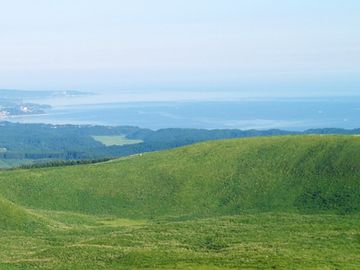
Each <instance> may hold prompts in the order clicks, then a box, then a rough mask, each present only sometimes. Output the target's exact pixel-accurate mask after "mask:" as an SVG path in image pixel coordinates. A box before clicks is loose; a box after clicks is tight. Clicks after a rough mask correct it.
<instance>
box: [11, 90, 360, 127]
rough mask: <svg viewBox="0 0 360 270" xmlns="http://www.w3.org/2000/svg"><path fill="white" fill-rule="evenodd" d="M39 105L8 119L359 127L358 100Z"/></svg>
mask: <svg viewBox="0 0 360 270" xmlns="http://www.w3.org/2000/svg"><path fill="white" fill-rule="evenodd" d="M95 100H96V98H95ZM99 100H100V99H99ZM100 101H101V100H100ZM36 102H40V101H39V100H38V101H36ZM41 102H42V103H51V105H52V106H53V108H52V109H51V110H50V111H48V112H47V113H46V114H43V115H27V116H17V117H12V118H10V119H8V120H10V121H13V122H20V123H51V124H76V125H78V124H79V125H80V124H87V125H109V126H138V127H142V128H150V129H153V130H157V129H162V128H197V129H200V128H201V129H243V130H249V129H258V130H265V129H284V130H292V131H302V130H306V129H312V128H345V129H353V128H360V96H358V97H354V96H351V97H309V98H302V97H301V98H299V97H290V98H281V97H280V98H243V99H237V100H227V101H221V100H220V101H216V100H212V101H201V100H197V101H186V100H183V101H174V100H172V101H126V102H119V101H116V102H109V101H108V102H99V103H96V102H94V98H93V101H92V102H89V103H87V102H86V100H84V99H83V100H81V98H80V99H77V101H75V102H74V99H71V100H69V99H68V100H51V101H50V100H48V101H45V100H42V101H41Z"/></svg>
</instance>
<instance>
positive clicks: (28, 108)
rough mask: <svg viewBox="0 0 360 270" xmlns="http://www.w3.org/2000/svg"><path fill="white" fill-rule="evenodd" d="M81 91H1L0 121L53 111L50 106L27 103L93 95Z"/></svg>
mask: <svg viewBox="0 0 360 270" xmlns="http://www.w3.org/2000/svg"><path fill="white" fill-rule="evenodd" d="M91 94H92V93H86V92H80V91H72V90H68V91H23V90H8V89H0V120H4V119H7V118H9V117H12V116H19V115H34V114H44V113H46V112H47V111H48V110H50V109H51V106H50V105H46V104H37V103H34V102H27V101H28V100H32V99H36V100H38V99H39V100H41V99H45V98H52V97H73V96H83V95H91Z"/></svg>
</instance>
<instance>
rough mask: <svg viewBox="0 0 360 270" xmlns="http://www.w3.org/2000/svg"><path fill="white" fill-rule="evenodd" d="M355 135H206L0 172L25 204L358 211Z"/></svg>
mask: <svg viewBox="0 0 360 270" xmlns="http://www.w3.org/2000/svg"><path fill="white" fill-rule="evenodd" d="M359 184H360V138H359V137H352V136H290V137H271V138H251V139H236V140H227V141H221V142H219V141H217V142H206V143H201V144H197V145H193V146H188V147H183V148H179V149H175V150H171V151H165V152H158V153H150V154H145V155H142V156H135V157H132V158H127V159H122V160H117V161H112V162H108V163H102V164H95V165H85V166H76V167H64V168H45V169H33V170H18V171H6V172H2V173H0V193H1V194H2V196H4V197H5V198H7V199H8V200H10V201H12V202H15V203H17V204H19V205H22V206H24V207H27V208H37V209H44V210H57V211H73V212H79V213H86V214H102V215H109V214H110V215H115V216H118V217H122V218H150V217H161V216H164V217H165V216H166V217H169V216H174V217H179V216H189V217H209V216H214V215H234V214H240V213H243V212H249V211H298V212H299V211H300V212H319V211H329V212H334V213H355V212H359V211H360V188H359Z"/></svg>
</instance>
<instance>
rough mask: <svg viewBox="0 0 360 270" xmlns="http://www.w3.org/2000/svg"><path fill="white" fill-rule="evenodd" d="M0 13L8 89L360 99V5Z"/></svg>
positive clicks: (140, 1) (1, 79)
mask: <svg viewBox="0 0 360 270" xmlns="http://www.w3.org/2000/svg"><path fill="white" fill-rule="evenodd" d="M0 4H1V9H0V88H21V89H79V90H91V91H102V90H113V91H116V90H147V91H150V90H173V91H174V90H178V91H180V90H187V91H191V90H196V91H225V90H228V91H230V90H231V91H235V92H241V93H242V92H243V93H257V94H267V95H269V94H271V93H284V94H304V95H306V94H314V93H316V94H339V93H340V94H341V93H344V94H349V93H353V94H354V93H355V94H356V93H360V79H358V78H360V30H359V29H360V15H359V14H360V1H359V0H126V1H123V0H31V1H29V0H11V1H9V0H0Z"/></svg>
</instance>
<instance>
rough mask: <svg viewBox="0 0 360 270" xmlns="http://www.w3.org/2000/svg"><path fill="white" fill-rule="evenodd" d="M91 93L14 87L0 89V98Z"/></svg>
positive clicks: (15, 98) (31, 97)
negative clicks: (17, 88)
mask: <svg viewBox="0 0 360 270" xmlns="http://www.w3.org/2000/svg"><path fill="white" fill-rule="evenodd" d="M83 95H93V93H90V92H81V91H75V90H63V91H31V90H16V89H0V99H7V100H24V99H41V98H51V97H59V96H65V97H66V96H83Z"/></svg>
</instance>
